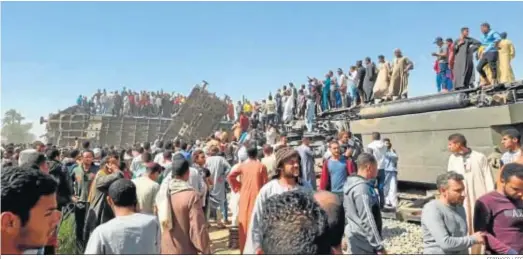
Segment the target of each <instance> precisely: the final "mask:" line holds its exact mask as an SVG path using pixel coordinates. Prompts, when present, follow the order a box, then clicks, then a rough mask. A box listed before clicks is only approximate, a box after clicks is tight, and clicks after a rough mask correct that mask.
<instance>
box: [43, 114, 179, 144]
mask: <svg viewBox="0 0 523 259" xmlns="http://www.w3.org/2000/svg"><path fill="white" fill-rule="evenodd" d="M170 123H171V120H170V119H167V118H147V117H123V118H122V117H112V116H104V115H91V116H90V115H87V114H56V115H52V116H50V117H49V120H48V121H47V139H48V142H50V143H53V144H55V145H58V146H74V145H75V143H76V139H78V140H79V141H80V142H82V141H84V140H89V141H90V142H91V143H93V144H94V145H108V146H116V147H128V146H131V145H133V144H135V143H137V142H144V141H151V142H152V141H154V140H155V139H156V137H157V136H159V135H161V134H163V132H165V130H166V129H167V127H168V126H169V124H170Z"/></svg>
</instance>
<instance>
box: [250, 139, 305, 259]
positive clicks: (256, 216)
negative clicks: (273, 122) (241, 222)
mask: <svg viewBox="0 0 523 259" xmlns="http://www.w3.org/2000/svg"><path fill="white" fill-rule="evenodd" d="M275 156H276V161H275V166H276V172H277V173H276V175H275V176H274V178H273V179H272V180H270V181H269V182H268V183H267V184H265V185H264V186H263V187H262V188H261V189H260V192H259V193H258V196H256V201H255V203H254V210H253V212H252V217H251V220H250V223H249V228H248V230H247V240H246V242H245V248H244V250H243V254H257V253H259V252H260V249H261V241H262V233H261V232H260V231H261V229H260V222H261V219H262V215H261V213H262V211H263V208H264V204H265V202H266V201H267V199H268V198H270V197H272V196H274V195H277V194H280V193H284V192H288V191H305V192H312V191H313V190H312V188H311V186H310V185H309V184H307V183H302V182H301V181H300V159H299V154H298V152H296V151H295V150H294V149H292V148H290V147H282V148H280V149H279V150H278V151H276V155H275Z"/></svg>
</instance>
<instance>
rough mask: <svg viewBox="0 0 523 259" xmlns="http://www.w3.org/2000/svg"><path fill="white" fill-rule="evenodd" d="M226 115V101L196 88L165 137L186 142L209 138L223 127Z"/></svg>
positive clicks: (166, 131)
mask: <svg viewBox="0 0 523 259" xmlns="http://www.w3.org/2000/svg"><path fill="white" fill-rule="evenodd" d="M226 114H227V103H226V102H225V101H224V100H222V99H220V98H218V97H216V95H215V94H213V93H209V92H207V90H205V89H204V88H201V87H194V88H193V90H192V91H191V93H190V94H189V96H188V97H187V99H186V101H185V103H184V104H183V105H182V107H180V110H179V112H178V113H177V114H176V116H174V118H173V119H172V121H171V123H170V124H169V127H167V129H166V130H165V132H164V134H163V136H164V138H176V139H180V140H185V141H191V140H196V139H202V138H206V137H209V136H210V135H211V134H212V133H213V132H214V131H215V130H217V129H219V128H220V127H221V126H222V124H223V122H222V120H223V119H224V118H225V115H226Z"/></svg>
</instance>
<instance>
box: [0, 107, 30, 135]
mask: <svg viewBox="0 0 523 259" xmlns="http://www.w3.org/2000/svg"><path fill="white" fill-rule="evenodd" d="M23 120H25V118H24V116H22V114H20V113H18V112H17V111H16V110H15V109H10V110H8V111H6V112H5V114H4V117H3V118H2V137H3V138H5V140H6V141H7V142H9V143H29V142H31V141H33V140H35V139H36V137H35V135H33V134H31V132H30V131H31V128H32V127H33V125H32V124H31V123H22V121H23Z"/></svg>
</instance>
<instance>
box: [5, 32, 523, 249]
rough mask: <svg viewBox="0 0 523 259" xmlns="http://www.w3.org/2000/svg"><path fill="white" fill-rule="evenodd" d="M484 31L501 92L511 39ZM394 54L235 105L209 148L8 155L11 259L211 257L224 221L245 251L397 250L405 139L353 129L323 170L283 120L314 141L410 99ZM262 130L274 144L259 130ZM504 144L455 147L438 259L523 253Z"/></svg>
mask: <svg viewBox="0 0 523 259" xmlns="http://www.w3.org/2000/svg"><path fill="white" fill-rule="evenodd" d="M481 28H482V32H483V34H484V38H483V42H482V46H484V48H485V49H484V50H483V53H484V54H483V55H480V56H479V57H480V62H479V65H478V68H479V67H481V68H482V69H485V68H487V67H489V68H490V69H493V71H492V72H493V77H492V79H488V78H486V76H485V75H484V74H481V73H480V74H481V75H482V77H485V78H484V80H486V81H487V82H490V81H489V80H491V81H492V82H495V80H501V79H498V78H502V77H503V76H501V77H500V74H501V75H503V72H500V73H498V74H496V73H497V72H496V71H495V68H494V66H493V64H494V63H495V62H494V60H497V58H496V59H494V58H493V57H494V56H496V57H497V56H500V58H499V60H500V61H499V63H500V64H501V55H498V54H493V53H491V52H496V51H501V49H502V48H503V47H500V46H499V45H500V44H501V43H500V42H501V40H500V38H501V36H500V38H499V39H498V37H497V36H496V33H494V32H493V31H491V30H490V29H489V28H490V27H489V26H488V24H483V25H482V26H481ZM487 29H488V30H487ZM462 31H463V30H462ZM467 37H468V34H466V33H464V34H462V37H461V38H460V39H459V40H458V43H457V45H456V47H452V48H451V49H454V50H455V52H454V54H453V55H454V57H455V59H454V63H453V64H454V65H453V69H454V70H453V71H460V70H459V69H458V67H459V66H460V65H458V64H459V62H458V60H457V57H458V56H459V55H460V54H459V53H461V52H460V51H461V49H460V48H461V47H460V46H462V45H463V44H468V42H469V40H470V39H469V38H467ZM436 43H437V44H438V46H439V47H438V52H436V53H434V54H435V55H434V56H437V61H436V62H437V63H438V69H440V68H441V69H442V70H445V69H449V68H450V63H451V62H450V61H449V60H451V59H452V58H450V57H448V56H445V53H449V52H448V49H449V48H448V46H447V47H443V46H444V45H442V42H441V39H440V38H438V39H437V40H436ZM470 44H474V42H473V41H472V40H470ZM491 46H495V48H491ZM498 48H500V49H498ZM458 49H459V51H457V50H458ZM467 49H468V48H467ZM395 56H396V57H395V59H394V61H393V62H392V67H391V66H390V65H389V64H388V63H387V62H386V61H385V58H384V57H383V56H380V57H379V58H378V60H379V66H378V68H376V66H375V65H374V63H373V62H372V60H371V59H370V58H367V59H365V64H366V65H365V67H364V66H363V62H360V61H358V62H357V63H356V65H355V66H354V67H352V68H351V69H350V70H349V73H348V74H344V72H343V70H341V69H339V70H338V76H339V77H338V78H336V77H334V73H333V72H329V73H327V74H326V76H325V80H323V81H320V80H318V79H315V78H310V79H309V86H308V87H307V86H305V85H302V86H301V88H300V89H299V90H298V89H297V88H296V87H295V86H294V85H293V84H292V83H289V88H287V87H286V86H284V87H283V88H282V89H279V90H278V91H277V92H276V93H275V95H274V97H273V96H272V95H269V97H268V98H267V99H266V100H262V101H261V102H260V103H256V102H254V103H251V102H250V101H244V102H237V104H236V105H234V104H233V102H232V101H231V100H228V105H229V109H228V112H227V117H228V119H229V120H235V121H237V122H236V124H235V125H234V127H233V132H232V133H231V132H225V131H218V132H216V133H214V134H212V135H211V136H210V137H209V138H207V139H205V140H195V141H194V142H190V143H189V142H184V141H180V140H162V139H157V140H156V141H155V142H153V143H149V142H145V143H141V144H137V145H135V146H134V147H132V148H130V149H118V148H115V147H95V148H92V147H91V144H90V143H89V141H84V142H83V143H82V144H81V146H76V147H74V148H72V149H65V148H61V147H56V146H53V145H52V144H44V143H42V142H39V141H37V142H34V143H33V145H32V146H31V147H20V146H15V145H13V144H9V145H6V146H3V147H2V168H1V171H2V173H1V186H2V197H1V201H2V206H1V217H2V230H1V235H2V236H1V251H2V254H23V253H25V254H56V253H60V251H61V246H63V245H64V244H63V243H61V241H62V242H63V240H64V238H65V239H71V238H72V239H74V244H75V250H74V251H69V253H83V254H211V253H212V252H213V251H212V249H211V240H210V236H209V228H210V223H211V222H214V223H215V224H216V226H217V227H218V228H230V229H231V230H232V229H236V231H237V232H238V235H239V249H240V252H241V253H242V254H343V253H348V254H387V247H385V245H384V241H383V237H382V229H383V221H382V212H388V211H396V209H397V206H398V194H397V175H398V173H399V172H398V161H399V157H400V155H401V154H398V153H397V152H396V150H395V149H394V148H393V143H392V142H391V141H390V140H389V139H387V138H383V137H382V136H381V134H380V133H379V132H374V133H373V134H372V140H371V142H369V143H366V145H364V144H363V143H362V141H361V140H359V139H357V138H356V137H354V136H353V135H352V134H351V132H350V131H341V132H338V134H337V135H336V136H328V140H327V143H326V145H327V151H326V152H325V153H324V154H323V156H322V158H321V159H320V160H321V169H320V170H319V173H318V172H317V171H318V170H316V167H317V162H316V158H315V157H314V154H313V152H312V149H311V146H310V139H309V138H307V137H303V138H302V140H301V143H300V145H299V146H298V147H296V148H293V147H290V146H289V144H288V143H287V138H286V136H285V134H284V133H283V132H279V131H278V129H277V128H276V127H275V124H279V123H283V122H289V121H292V120H294V119H296V118H303V119H305V120H306V126H307V128H308V130H309V131H310V130H312V119H313V118H314V116H315V115H316V114H317V113H318V112H321V111H325V110H327V109H333V108H340V107H351V106H354V105H365V104H368V103H372V102H374V100H378V99H380V100H389V99H391V100H392V99H399V98H406V97H407V87H408V74H409V71H411V70H412V69H413V68H414V66H413V63H412V62H411V61H410V60H409V59H408V58H407V57H405V56H403V55H402V52H401V51H400V50H399V49H397V50H395ZM449 56H450V55H449ZM446 57H448V59H446ZM445 61H447V64H448V66H446V65H444V64H445ZM467 64H469V63H467ZM481 64H483V65H481ZM486 64H488V66H486ZM469 65H470V64H469ZM448 67H449V68H448ZM456 69H458V70H456ZM467 69H469V67H467ZM467 71H468V70H467ZM447 74H448V73H447V72H446V73H445V75H447ZM442 75H443V73H442ZM457 77H458V75H457V73H454V80H455V81H454V82H459V81H460V80H458V81H456V80H457ZM442 78H443V77H442ZM440 79H441V78H440ZM497 82H501V81H497ZM447 83H448V81H447ZM454 85H455V86H456V87H459V86H460V84H458V83H455V84H454ZM443 86H445V87H446V88H445V87H443ZM456 87H455V88H456ZM441 89H447V90H449V89H450V88H449V84H445V83H442V88H441ZM124 94H125V98H123V96H124ZM96 96H98V97H96ZM107 96H109V95H108V94H107V93H105V91H99V93H97V94H95V96H94V97H93V98H92V101H91V104H88V105H86V103H88V102H87V98H84V97H81V98H79V103H78V104H79V105H81V106H82V107H89V109H90V111H94V112H96V113H103V114H105V113H113V115H115V116H119V115H122V114H123V115H127V114H132V115H136V114H138V115H141V116H148V114H151V113H153V114H158V115H160V114H161V115H162V116H164V115H169V116H170V113H171V112H172V110H171V109H169V108H167V109H166V107H165V106H162V105H159V106H154V105H153V104H156V102H154V103H153V102H152V100H153V98H152V97H153V96H156V97H157V99H158V98H159V100H160V102H158V103H162V104H163V102H161V101H162V100H168V99H170V98H171V99H170V101H169V103H171V101H172V98H173V96H174V95H168V94H165V93H162V92H159V93H154V95H153V93H150V94H149V93H147V92H142V93H141V94H139V95H135V92H133V91H130V90H126V89H124V90H123V91H122V95H120V94H118V92H115V93H114V94H113V97H112V98H108V97H107ZM131 96H133V97H134V98H130V97H131ZM136 96H138V98H137V97H136ZM145 96H148V97H145ZM162 96H163V97H165V98H164V99H162ZM116 97H117V98H116ZM108 99H111V100H113V102H109V103H107V102H106V100H108ZM130 99H133V100H134V101H133V102H131V101H130ZM181 99H183V97H180V102H182V101H181ZM97 100H98V101H97ZM124 100H127V101H124ZM138 100H140V101H138ZM141 100H147V101H144V102H143V103H144V105H141V104H142V102H141ZM155 100H156V99H155ZM137 101H138V102H137ZM150 101H151V102H150ZM84 102H85V103H84ZM125 102H127V103H128V105H127V106H126V105H125ZM133 103H134V106H133V105H132V104H133ZM137 104H138V105H137ZM171 104H172V103H171ZM125 107H127V109H125ZM133 107H134V108H133ZM168 107H170V106H168ZM258 128H259V129H261V132H262V134H261V135H258V134H253V131H250V130H251V129H258ZM229 135H231V136H229ZM501 144H502V146H503V147H504V149H506V150H507V151H506V152H505V153H503V154H502V155H501V156H500V158H499V159H497V160H495V161H494V162H493V161H489V159H488V158H487V157H486V156H485V155H484V154H482V153H480V152H477V151H475V150H472V149H470V148H469V147H468V146H467V140H466V138H465V136H463V135H462V134H459V133H456V134H452V135H450V136H449V137H448V149H449V151H450V153H451V155H450V156H449V160H448V164H447V170H446V172H442V174H441V175H439V176H438V177H437V179H435V180H436V185H437V187H438V191H439V194H438V195H437V197H436V199H434V200H432V201H430V202H429V203H427V204H426V205H425V206H424V208H423V212H422V218H421V227H422V231H423V246H424V247H423V251H424V253H425V254H481V253H486V254H495V255H499V254H523V242H521V240H523V156H522V151H521V150H522V146H521V134H520V132H519V131H517V130H515V129H508V130H506V131H504V132H502V142H501ZM498 160H499V161H498ZM495 165H498V166H497V167H496V166H495ZM376 189H377V191H376ZM20 194H23V196H24V199H21V198H20V197H21V196H20ZM229 210H231V212H232V217H229ZM71 211H73V213H72V214H74V215H75V232H74V235H72V236H66V237H63V236H59V233H60V228H61V226H62V225H61V224H60V227H58V225H59V223H60V222H62V223H63V222H64V221H63V220H61V218H62V217H66V216H68V215H70V214H71V213H69V212H71ZM69 234H70V233H69Z"/></svg>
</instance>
